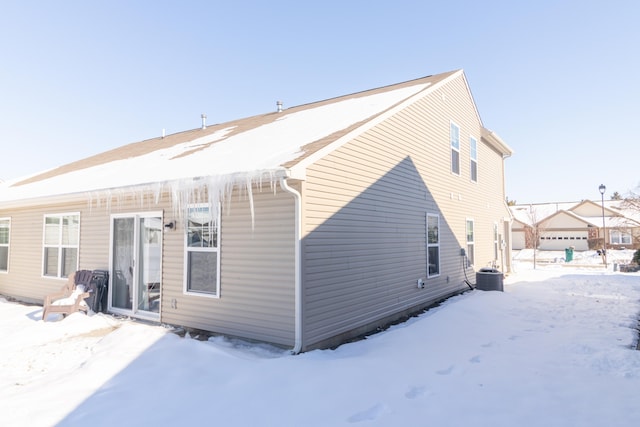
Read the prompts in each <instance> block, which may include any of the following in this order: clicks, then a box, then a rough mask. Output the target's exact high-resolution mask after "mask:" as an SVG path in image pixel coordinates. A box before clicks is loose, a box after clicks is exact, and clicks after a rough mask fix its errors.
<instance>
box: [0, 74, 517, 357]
mask: <svg viewBox="0 0 640 427" xmlns="http://www.w3.org/2000/svg"><path fill="white" fill-rule="evenodd" d="M278 110H279V111H274V112H273V113H269V114H264V115H260V116H255V117H250V118H247V119H241V120H237V121H233V122H229V123H224V124H217V125H214V126H209V127H207V126H206V125H205V123H204V122H203V126H202V128H200V129H195V130H190V131H186V132H181V133H177V134H173V135H168V136H166V137H158V138H154V139H150V140H146V141H142V142H138V143H134V144H129V145H125V146H123V147H120V148H117V149H114V150H111V151H108V152H105V153H102V154H100V155H97V156H93V157H90V158H87V159H84V160H80V161H77V162H75V163H71V164H68V165H65V166H61V167H60V168H58V169H54V170H50V171H47V172H44V173H42V174H40V175H36V176H32V177H30V178H28V179H24V180H14V181H11V182H6V183H4V184H2V185H0V258H3V259H4V261H1V260H0V269H1V270H2V273H0V293H2V294H5V295H9V296H12V297H15V298H18V299H20V300H24V301H31V302H41V301H42V300H43V298H44V296H45V295H46V294H48V293H51V292H52V291H55V290H57V289H58V288H59V287H60V285H61V283H63V281H64V280H65V279H64V278H65V277H66V276H67V275H68V274H70V273H71V272H73V271H74V270H77V269H90V270H92V269H104V270H108V271H109V272H110V284H109V305H108V308H109V311H110V312H112V313H116V314H121V315H128V316H132V317H137V318H142V319H147V320H151V321H157V322H163V323H166V324H173V325H181V326H185V327H188V328H195V329H202V330H206V331H212V332H216V333H221V334H227V335H232V336H238V337H242V338H246V339H252V340H260V341H266V342H271V343H274V344H277V345H281V346H290V347H292V348H293V351H294V352H299V351H306V350H309V349H313V348H326V347H330V346H333V345H336V344H339V343H341V342H344V341H345V340H348V339H351V338H354V337H357V336H359V335H361V334H363V333H366V332H370V331H373V330H375V329H376V328H377V327H379V326H382V325H384V324H388V323H389V322H392V321H396V320H399V319H401V318H403V316H406V315H407V314H410V313H412V312H416V311H418V310H421V309H423V308H425V307H427V306H429V305H431V304H433V303H435V302H437V301H439V300H442V299H444V298H446V297H448V296H450V295H453V294H456V293H458V292H461V291H463V290H464V289H466V288H467V285H466V284H465V278H467V277H468V278H469V279H470V281H471V282H473V281H475V276H474V274H473V273H474V269H478V268H480V267H484V266H495V267H498V268H500V269H502V270H503V271H505V272H507V271H509V260H510V259H511V255H510V248H511V241H510V212H509V209H508V207H507V206H506V203H505V194H504V159H505V158H506V157H508V156H510V155H511V154H512V152H511V150H510V148H509V147H508V146H507V145H506V144H505V143H504V142H503V141H502V140H501V139H500V138H499V137H498V136H497V135H496V134H495V133H493V132H492V131H490V130H487V129H485V128H484V127H483V124H482V122H481V120H480V116H479V114H478V111H477V110H476V106H475V104H474V100H473V98H472V95H471V91H470V89H469V86H468V83H467V80H466V78H465V75H464V73H463V72H462V70H458V71H453V72H448V73H444V74H438V75H434V76H429V77H425V78H421V79H417V80H413V81H409V82H405V83H401V84H397V85H392V86H387V87H382V88H378V89H374V90H370V91H366V92H361V93H356V94H352V95H347V96H342V97H339V98H334V99H329V100H325V101H321V102H317V103H313V104H307V105H302V106H298V107H293V108H289V109H285V110H283V111H280V109H278Z"/></svg>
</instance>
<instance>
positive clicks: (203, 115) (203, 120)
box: [200, 113, 207, 129]
mask: <svg viewBox="0 0 640 427" xmlns="http://www.w3.org/2000/svg"><path fill="white" fill-rule="evenodd" d="M200 118H201V119H202V129H206V128H207V115H206V114H205V113H202V114H200Z"/></svg>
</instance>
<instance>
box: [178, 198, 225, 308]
mask: <svg viewBox="0 0 640 427" xmlns="http://www.w3.org/2000/svg"><path fill="white" fill-rule="evenodd" d="M218 211H219V209H218ZM218 224H220V218H219V214H218V216H216V213H214V212H212V210H211V208H210V206H209V205H208V204H196V205H190V206H189V207H188V208H187V220H186V227H185V228H186V230H185V234H186V235H185V238H186V251H185V292H186V293H189V294H197V295H201V296H208V297H216V298H217V297H219V296H220V238H219V233H218V228H219V227H218Z"/></svg>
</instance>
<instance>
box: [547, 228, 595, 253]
mask: <svg viewBox="0 0 640 427" xmlns="http://www.w3.org/2000/svg"><path fill="white" fill-rule="evenodd" d="M587 236H588V234H587V232H586V231H560V232H547V233H543V235H542V238H541V239H540V249H543V250H549V251H559V250H563V249H566V248H568V247H571V246H573V248H574V249H575V250H576V251H586V250H588V249H589V243H588V241H587Z"/></svg>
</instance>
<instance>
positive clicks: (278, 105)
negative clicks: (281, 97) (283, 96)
mask: <svg viewBox="0 0 640 427" xmlns="http://www.w3.org/2000/svg"><path fill="white" fill-rule="evenodd" d="M276 106H277V107H278V113H282V101H278V102H276Z"/></svg>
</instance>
